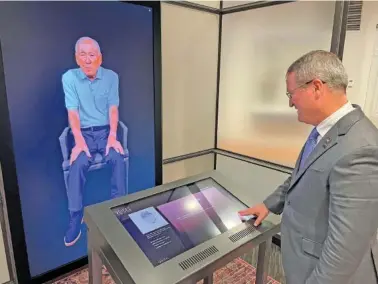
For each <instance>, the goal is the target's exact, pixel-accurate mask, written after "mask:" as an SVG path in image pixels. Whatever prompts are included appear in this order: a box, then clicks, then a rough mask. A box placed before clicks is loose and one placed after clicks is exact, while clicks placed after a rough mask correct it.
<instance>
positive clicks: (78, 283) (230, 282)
mask: <svg viewBox="0 0 378 284" xmlns="http://www.w3.org/2000/svg"><path fill="white" fill-rule="evenodd" d="M255 278H256V269H255V268H254V267H253V266H252V265H250V264H249V263H248V262H246V261H245V260H243V259H241V258H237V259H235V260H234V261H232V262H230V263H229V264H227V265H226V266H225V267H223V268H221V269H219V270H217V271H216V272H215V273H214V279H213V281H214V284H253V283H255ZM268 280H269V281H268V283H267V284H280V282H278V281H276V280H274V279H273V278H271V277H269V278H268ZM86 283H88V270H87V269H83V270H80V271H78V272H76V273H73V274H72V275H69V276H67V277H65V278H62V279H60V280H57V281H55V282H53V284H86ZM102 283H104V284H113V283H114V281H113V280H112V278H111V276H110V275H109V273H108V272H107V271H106V269H105V268H104V269H103V271H102ZM202 283H203V281H200V282H198V284H202Z"/></svg>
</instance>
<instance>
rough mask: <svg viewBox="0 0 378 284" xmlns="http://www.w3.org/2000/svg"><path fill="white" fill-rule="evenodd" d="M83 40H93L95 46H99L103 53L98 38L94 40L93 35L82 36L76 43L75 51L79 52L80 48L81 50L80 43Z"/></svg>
mask: <svg viewBox="0 0 378 284" xmlns="http://www.w3.org/2000/svg"><path fill="white" fill-rule="evenodd" d="M83 41H91V42H92V43H93V44H94V46H95V47H96V48H97V50H98V52H99V53H100V54H101V49H100V45H99V44H98V42H97V41H96V40H94V39H93V38H91V37H88V36H84V37H81V38H79V39H78V40H77V42H76V44H75V52H76V53H77V52H78V50H79V45H80V44H81V43H82V42H83Z"/></svg>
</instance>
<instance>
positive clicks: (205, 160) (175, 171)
mask: <svg viewBox="0 0 378 284" xmlns="http://www.w3.org/2000/svg"><path fill="white" fill-rule="evenodd" d="M213 169H214V154H207V155H204V156H199V157H195V158H190V159H186V160H182V161H178V162H175V163H171V164H166V165H164V166H163V183H168V182H171V181H175V180H178V179H182V178H186V177H189V176H194V175H197V174H201V173H204V172H208V171H211V170H213Z"/></svg>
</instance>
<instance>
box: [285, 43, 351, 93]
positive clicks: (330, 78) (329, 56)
mask: <svg viewBox="0 0 378 284" xmlns="http://www.w3.org/2000/svg"><path fill="white" fill-rule="evenodd" d="M292 72H293V73H294V74H295V79H296V83H297V85H301V84H305V83H307V82H309V81H311V80H314V79H319V80H322V81H323V82H325V83H327V85H328V87H329V88H330V89H342V90H346V88H347V87H348V74H347V72H346V70H345V68H344V66H343V64H342V62H341V60H340V59H339V58H338V57H337V56H336V54H334V53H332V52H329V51H324V50H314V51H311V52H309V53H306V54H305V55H303V56H301V57H300V58H298V59H297V60H296V61H295V62H294V63H292V64H291V66H290V67H289V68H288V70H287V73H292Z"/></svg>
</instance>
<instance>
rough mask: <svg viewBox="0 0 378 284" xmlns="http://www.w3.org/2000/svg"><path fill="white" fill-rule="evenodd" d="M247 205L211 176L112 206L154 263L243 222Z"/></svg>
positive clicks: (169, 257)
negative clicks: (241, 211) (239, 213)
mask: <svg viewBox="0 0 378 284" xmlns="http://www.w3.org/2000/svg"><path fill="white" fill-rule="evenodd" d="M246 208H247V206H246V205H245V204H243V203H242V202H241V201H240V200H238V199H237V198H235V197H234V196H233V195H231V194H230V193H229V192H228V191H227V190H225V189H224V188H223V187H222V186H221V185H219V184H218V183H217V182H215V181H214V180H213V179H211V178H208V179H204V180H201V181H198V182H195V183H192V184H188V185H185V186H182V187H179V188H175V189H172V190H169V191H166V192H163V193H160V194H156V195H153V196H150V197H147V198H144V199H141V200H137V201H135V202H131V203H128V204H124V205H122V206H117V207H115V208H112V211H113V212H114V214H115V215H116V216H117V218H118V220H119V221H120V222H121V223H122V224H123V226H124V228H125V229H126V230H127V231H128V233H129V234H130V235H131V236H132V238H133V239H134V240H135V242H136V243H137V244H138V245H139V247H140V249H141V250H142V251H143V252H144V254H145V255H146V256H147V257H148V259H149V260H150V262H151V263H152V265H154V266H157V265H159V264H161V263H164V262H165V261H167V260H169V259H171V258H173V257H175V256H177V255H179V254H181V253H183V252H185V251H187V250H189V249H191V248H193V247H195V246H197V245H199V244H201V243H203V242H205V241H207V240H210V239H212V238H214V237H216V236H218V235H220V234H222V233H224V232H226V231H228V230H230V229H232V228H234V227H235V226H237V225H239V224H241V222H242V221H241V220H240V217H239V215H238V211H240V210H242V209H246Z"/></svg>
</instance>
